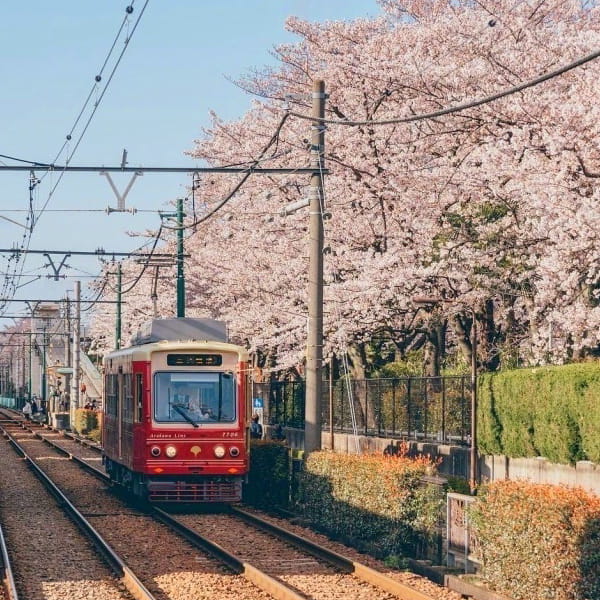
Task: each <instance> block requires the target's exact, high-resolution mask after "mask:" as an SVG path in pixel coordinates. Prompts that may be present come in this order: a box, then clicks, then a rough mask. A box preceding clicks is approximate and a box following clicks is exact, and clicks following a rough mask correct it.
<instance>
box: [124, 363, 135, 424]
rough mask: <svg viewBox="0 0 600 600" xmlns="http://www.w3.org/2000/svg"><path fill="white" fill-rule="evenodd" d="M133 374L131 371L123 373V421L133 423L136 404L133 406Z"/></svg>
mask: <svg viewBox="0 0 600 600" xmlns="http://www.w3.org/2000/svg"><path fill="white" fill-rule="evenodd" d="M132 383H133V376H132V375H131V373H127V374H125V375H123V397H124V402H123V421H124V422H126V423H133V415H134V406H133V385H132Z"/></svg>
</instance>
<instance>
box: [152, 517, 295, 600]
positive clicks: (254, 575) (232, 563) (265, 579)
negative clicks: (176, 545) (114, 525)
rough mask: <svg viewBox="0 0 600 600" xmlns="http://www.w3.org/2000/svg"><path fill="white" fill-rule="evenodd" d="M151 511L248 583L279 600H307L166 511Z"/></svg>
mask: <svg viewBox="0 0 600 600" xmlns="http://www.w3.org/2000/svg"><path fill="white" fill-rule="evenodd" d="M150 510H151V514H152V516H154V517H155V518H156V519H157V520H159V521H161V522H162V523H164V524H165V525H167V526H168V527H170V528H171V529H173V530H174V531H175V532H177V533H178V534H179V535H181V536H182V537H183V538H185V539H186V540H187V541H188V542H190V543H191V544H193V545H194V546H196V547H200V548H202V549H203V550H205V551H207V552H209V553H210V554H212V555H213V556H215V557H216V558H217V559H218V560H220V561H222V562H224V563H225V564H226V565H227V566H228V567H229V568H230V569H231V570H232V571H234V573H237V574H238V575H243V576H244V577H245V578H246V579H247V580H248V581H250V582H252V583H254V584H255V585H256V586H258V587H259V588H260V589H262V590H263V591H265V592H267V593H268V594H271V595H272V596H273V597H274V598H276V599H277V600H306V597H305V596H303V595H301V594H298V593H297V592H296V591H294V590H293V589H292V588H290V587H288V586H287V585H286V584H284V583H283V582H281V581H278V580H277V579H275V578H274V577H271V576H270V575H267V574H266V573H265V572H263V571H261V570H260V569H258V568H257V567H255V566H254V565H252V564H250V563H248V562H245V561H243V560H241V559H239V558H238V557H237V556H235V555H234V554H232V553H231V552H229V551H227V550H225V548H223V547H222V546H220V545H219V544H217V543H215V542H213V541H211V540H209V539H208V538H206V537H204V536H203V535H201V534H199V533H198V532H197V531H194V530H193V529H190V528H189V527H187V526H186V525H184V524H183V523H181V522H180V521H178V520H177V519H175V518H174V517H172V516H171V515H170V514H168V513H167V512H165V511H164V510H162V509H160V508H158V507H156V506H153V507H151V509H150Z"/></svg>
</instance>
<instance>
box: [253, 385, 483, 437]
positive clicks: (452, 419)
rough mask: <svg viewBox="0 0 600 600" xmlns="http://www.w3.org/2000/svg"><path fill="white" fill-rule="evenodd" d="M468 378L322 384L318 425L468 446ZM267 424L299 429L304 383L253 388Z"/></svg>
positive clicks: (362, 433) (469, 417)
mask: <svg viewBox="0 0 600 600" xmlns="http://www.w3.org/2000/svg"><path fill="white" fill-rule="evenodd" d="M470 386H471V383H470V380H469V377H463V376H460V377H406V378H391V379H360V380H356V379H352V380H348V379H341V380H338V381H336V382H333V384H332V385H329V384H328V383H327V382H324V385H323V396H322V401H321V406H322V424H323V428H324V429H329V428H330V427H331V425H330V424H331V423H333V430H334V431H337V432H353V431H354V430H355V429H356V431H357V433H358V434H361V435H367V436H378V437H390V438H404V439H415V440H421V441H423V440H426V441H436V442H452V443H455V444H457V443H458V444H460V443H463V444H468V443H469V442H470V427H471V425H470V424H471V401H470V394H471V387H470ZM252 393H253V398H261V399H262V403H261V404H262V405H263V406H264V413H263V414H264V420H265V422H266V423H269V424H275V423H279V424H281V425H282V426H283V427H295V428H299V429H303V428H304V403H305V382H304V381H272V382H268V383H254V384H253V392H252Z"/></svg>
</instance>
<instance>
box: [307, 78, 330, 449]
mask: <svg viewBox="0 0 600 600" xmlns="http://www.w3.org/2000/svg"><path fill="white" fill-rule="evenodd" d="M325 98H326V95H325V82H324V81H322V80H316V81H315V82H314V83H313V92H312V100H313V102H312V116H313V117H314V118H315V119H323V118H324V117H325ZM324 151H325V125H324V124H323V123H322V122H320V121H314V122H313V125H312V137H311V149H310V153H311V168H312V169H313V172H312V176H311V179H310V191H309V194H310V209H309V210H310V220H309V227H308V235H309V239H310V250H309V267H308V343H307V349H306V408H305V429H304V451H305V452H312V451H313V450H320V449H321V422H322V418H321V400H322V398H321V395H322V394H321V390H322V387H323V381H322V378H323V371H322V369H323V170H324V169H325V165H324Z"/></svg>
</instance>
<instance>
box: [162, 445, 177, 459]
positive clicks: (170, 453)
mask: <svg viewBox="0 0 600 600" xmlns="http://www.w3.org/2000/svg"><path fill="white" fill-rule="evenodd" d="M165 454H166V455H167V457H168V458H175V457H176V456H177V448H175V446H167V447H166V448H165Z"/></svg>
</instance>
